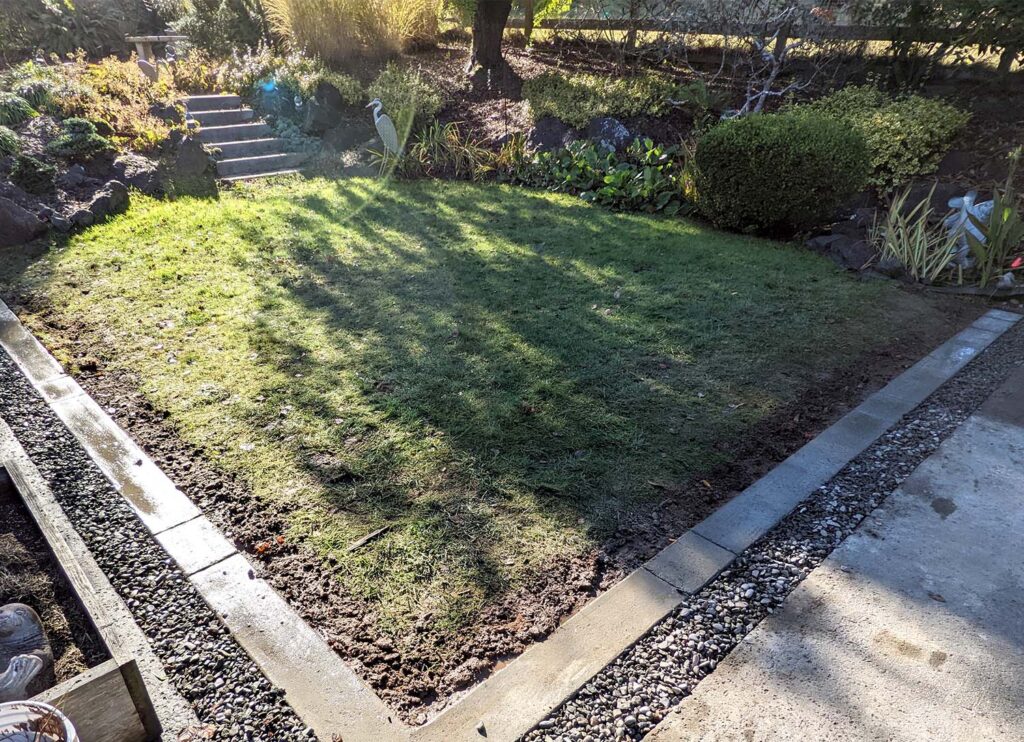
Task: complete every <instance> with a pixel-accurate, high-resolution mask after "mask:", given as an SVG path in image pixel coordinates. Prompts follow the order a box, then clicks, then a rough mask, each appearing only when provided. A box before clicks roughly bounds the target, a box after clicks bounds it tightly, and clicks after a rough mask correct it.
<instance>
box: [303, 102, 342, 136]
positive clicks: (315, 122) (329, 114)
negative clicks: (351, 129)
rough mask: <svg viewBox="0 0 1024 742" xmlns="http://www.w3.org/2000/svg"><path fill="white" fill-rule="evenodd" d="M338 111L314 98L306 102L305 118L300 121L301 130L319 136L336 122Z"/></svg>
mask: <svg viewBox="0 0 1024 742" xmlns="http://www.w3.org/2000/svg"><path fill="white" fill-rule="evenodd" d="M338 119H339V116H338V111H337V109H331V108H329V107H328V106H326V105H323V104H321V103H318V102H317V100H316V98H312V99H310V100H309V101H307V102H306V119H305V121H303V122H302V131H303V133H305V134H309V135H310V136H320V135H321V134H323V133H324V132H325V131H327V130H328V129H330V128H331V127H333V126H336V125H337V124H338Z"/></svg>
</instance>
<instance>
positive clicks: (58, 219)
mask: <svg viewBox="0 0 1024 742" xmlns="http://www.w3.org/2000/svg"><path fill="white" fill-rule="evenodd" d="M50 226H51V227H53V228H54V229H56V230H57V231H58V232H70V231H71V226H72V224H71V221H70V220H69V219H68V218H67V217H64V216H61V215H60V214H54V215H53V216H51V217H50Z"/></svg>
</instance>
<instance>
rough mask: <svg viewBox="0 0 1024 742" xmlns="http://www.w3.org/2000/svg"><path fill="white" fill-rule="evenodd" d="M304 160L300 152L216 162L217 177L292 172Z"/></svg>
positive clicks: (304, 157)
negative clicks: (280, 171) (281, 171)
mask: <svg viewBox="0 0 1024 742" xmlns="http://www.w3.org/2000/svg"><path fill="white" fill-rule="evenodd" d="M305 160H306V155H305V154H303V153H302V152H282V153H279V154H275V155H259V156H257V157H238V158H234V159H230V160H220V161H218V162H217V175H219V176H220V177H222V178H230V177H232V176H237V175H241V176H247V175H255V174H257V173H266V172H272V171H279V170H293V169H295V168H297V167H298V166H299V165H301V164H302V163H303V162H305Z"/></svg>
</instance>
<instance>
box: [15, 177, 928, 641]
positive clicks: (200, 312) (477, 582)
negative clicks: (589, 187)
mask: <svg viewBox="0 0 1024 742" xmlns="http://www.w3.org/2000/svg"><path fill="white" fill-rule="evenodd" d="M0 289H2V291H3V292H4V293H5V294H7V295H10V294H11V293H18V294H20V293H26V292H30V293H36V294H38V295H40V296H42V297H43V299H44V301H45V302H46V303H47V304H48V305H49V308H50V309H49V314H50V318H51V319H53V320H55V321H56V324H57V326H61V325H63V326H65V327H67V326H72V325H73V326H75V327H77V328H79V329H80V331H82V332H83V333H84V337H85V338H86V339H87V342H88V343H89V348H90V351H91V353H93V354H94V355H96V356H98V357H99V358H100V359H102V361H103V363H104V364H105V365H106V366H107V367H108V368H113V369H124V370H128V371H131V372H133V373H135V374H137V375H138V377H139V378H140V379H141V380H142V383H143V391H144V392H145V393H146V394H147V395H148V396H149V397H150V399H151V400H152V401H153V402H154V404H155V405H157V406H158V407H159V408H162V409H166V410H168V411H169V412H170V414H171V417H172V419H173V421H174V422H175V423H176V424H177V426H178V427H179V429H180V431H181V432H182V434H183V436H184V437H185V438H186V439H187V440H189V441H191V442H192V443H194V444H197V445H198V446H200V447H201V448H202V449H203V450H204V452H205V453H206V455H208V456H209V457H210V458H211V459H212V460H213V461H215V462H216V463H217V464H218V465H219V466H221V467H223V468H224V469H226V470H230V471H232V472H236V473H239V474H241V475H242V476H244V477H245V478H246V479H247V480H248V481H249V483H250V484H251V487H252V491H253V494H254V496H256V497H258V498H267V499H268V500H289V501H292V502H293V503H295V504H297V505H298V506H299V507H298V509H297V510H296V515H295V516H294V519H293V522H292V523H291V530H290V532H289V533H288V534H287V535H288V538H290V539H300V540H302V541H304V542H306V543H308V544H309V545H310V546H312V547H313V548H315V549H316V550H318V551H319V552H320V553H322V554H323V555H324V556H325V557H326V556H327V555H329V554H333V555H334V556H335V557H336V558H337V559H338V560H339V562H340V564H341V579H343V580H345V582H346V584H347V586H348V589H350V590H351V591H352V592H354V593H356V594H359V595H361V596H363V597H365V598H367V599H369V600H370V601H373V602H375V603H377V604H378V605H379V616H380V621H381V625H382V628H383V629H384V630H388V631H395V632H398V631H402V630H403V628H405V627H407V626H408V625H409V624H410V622H411V621H413V620H415V619H416V618H417V617H418V616H421V615H423V614H425V613H426V612H428V611H429V612H431V613H432V615H433V618H434V621H435V622H437V624H438V625H439V626H441V627H447V628H448V629H450V630H451V631H452V632H455V631H458V630H459V628H460V627H462V626H464V625H465V624H466V622H467V621H468V620H469V619H471V618H472V616H473V615H474V614H475V613H476V612H477V611H479V609H480V608H481V607H482V606H484V605H487V604H488V603H492V602H494V601H496V600H497V599H498V598H500V597H501V596H502V595H503V594H505V593H506V592H507V591H508V590H510V589H513V588H516V587H519V586H522V585H523V584H524V583H525V582H526V581H528V580H529V579H530V576H531V574H534V570H536V569H543V567H544V565H545V564H546V563H548V562H549V560H552V559H557V558H558V557H559V555H562V554H565V553H576V552H581V551H583V550H586V549H588V548H590V547H592V546H593V545H595V544H597V543H599V542H600V541H601V539H602V538H603V537H605V536H607V535H608V534H609V533H610V532H611V531H612V530H614V529H615V528H616V527H617V526H619V525H621V524H623V523H626V522H628V521H629V520H630V519H631V518H635V517H637V516H638V515H639V514H642V513H643V512H644V511H645V509H646V508H648V507H649V506H650V505H651V504H652V503H656V502H658V501H659V500H660V499H662V498H664V496H665V494H664V491H663V490H661V489H657V488H655V487H653V486H652V485H651V482H656V483H673V482H684V481H687V480H690V479H691V478H692V477H694V476H697V475H700V474H701V473H702V472H705V471H707V470H709V469H710V468H711V467H713V466H715V465H717V464H720V463H722V462H724V461H727V460H728V456H729V454H728V445H727V444H728V442H729V441H731V440H736V439H738V438H739V437H741V436H743V435H744V433H745V431H748V430H749V429H750V427H751V426H752V425H753V424H754V423H756V422H757V421H759V420H761V419H762V418H764V417H765V416H766V415H770V414H772V413H773V412H775V411H777V410H778V409H779V408H780V407H782V406H785V405H787V404H789V403H791V402H792V401H793V400H795V399H796V398H797V397H798V395H800V394H801V392H803V391H805V390H806V389H807V388H808V387H809V386H811V385H814V384H816V383H820V381H821V379H822V378H825V375H827V374H835V373H836V372H840V373H841V372H842V370H843V369H846V368H854V369H855V368H856V367H857V365H858V363H859V359H860V358H862V357H863V356H864V355H865V354H867V353H868V352H869V351H871V350H872V349H876V348H878V347H879V346H882V345H884V344H886V343H888V342H890V341H891V340H892V338H893V337H895V336H896V335H897V334H898V333H900V332H901V331H903V330H904V329H905V328H906V327H907V326H914V324H915V323H918V322H921V321H924V320H925V319H927V318H928V317H929V316H930V315H933V314H934V310H933V309H932V308H930V307H929V306H928V305H926V304H925V303H924V302H923V301H921V300H920V299H918V298H916V297H913V296H909V295H907V294H905V293H902V292H899V291H898V290H896V289H893V288H891V287H889V286H887V285H879V284H875V283H859V282H856V281H854V280H851V279H850V278H848V277H847V276H845V275H843V274H840V273H838V272H837V271H836V270H835V269H834V268H833V267H832V265H831V264H830V263H828V262H827V261H825V260H823V259H820V258H817V257H815V256H813V255H811V254H808V253H807V252H805V251H802V250H798V249H794V248H791V247H787V246H785V245H780V244H777V243H771V242H767V241H762V240H756V239H750V238H745V237H738V236H735V235H728V234H722V233H718V232H715V231H713V230H711V229H709V228H707V227H704V226H700V225H698V224H694V223H690V222H687V221H684V220H680V219H662V218H656V217H649V216H637V215H623V214H614V213H611V212H607V211H602V210H599V209H595V208H591V207H588V206H586V205H585V204H582V203H581V202H580V201H579V200H578V199H574V198H571V197H565V196H559V195H552V194H546V193H540V192H533V191H529V190H523V189H513V188H507V187H499V186H494V185H469V184H453V183H433V182H422V183H413V184H401V183H399V184H394V183H390V184H381V183H378V182H376V181H370V180H348V181H341V182H334V181H330V180H322V179H314V180H294V181H285V182H278V183H276V184H263V185H258V186H251V187H249V188H245V189H241V190H236V191H232V192H228V193H225V194H222V195H221V198H220V199H219V200H189V199H184V200H179V201H176V202H161V201H154V200H148V199H146V198H143V197H141V196H139V197H136V199H135V202H134V205H133V207H132V209H131V210H130V212H129V213H127V214H125V215H123V216H121V217H118V218H116V219H114V220H113V221H111V222H108V223H106V224H104V225H100V226H96V227H93V228H92V229H89V230H87V231H85V232H83V233H82V234H80V235H78V236H76V237H73V238H72V239H70V240H69V241H68V242H67V243H66V244H64V245H60V246H57V247H56V248H55V249H53V250H51V251H49V252H48V253H46V254H44V255H43V256H42V257H39V258H37V259H34V260H18V259H17V258H16V257H13V253H9V254H8V256H7V258H6V259H5V261H4V264H3V266H0ZM37 326H38V323H37ZM48 340H49V342H51V343H52V345H53V346H54V347H57V348H59V347H60V345H61V339H60V338H59V337H57V336H54V335H51V336H50V337H49V339H48ZM65 360H67V359H65ZM722 444H726V445H722ZM386 524H390V525H391V526H392V528H391V529H390V530H389V531H388V532H387V533H385V534H384V535H383V536H381V537H380V538H379V539H377V540H375V541H373V542H371V543H370V544H369V545H368V546H366V547H364V548H363V549H360V550H358V551H356V552H355V553H353V554H349V553H348V552H347V550H346V549H347V547H348V545H349V544H350V543H352V542H353V541H355V540H356V539H358V538H359V537H361V536H363V535H365V534H367V533H369V532H370V531H373V530H375V529H377V528H379V527H381V526H383V525H386Z"/></svg>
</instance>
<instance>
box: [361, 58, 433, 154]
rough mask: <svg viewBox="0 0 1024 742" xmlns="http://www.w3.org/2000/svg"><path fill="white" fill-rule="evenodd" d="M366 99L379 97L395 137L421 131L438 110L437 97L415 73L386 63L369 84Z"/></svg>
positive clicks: (416, 71) (431, 88) (416, 72)
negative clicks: (391, 123) (393, 127)
mask: <svg viewBox="0 0 1024 742" xmlns="http://www.w3.org/2000/svg"><path fill="white" fill-rule="evenodd" d="M366 95H367V97H368V98H371V99H372V98H380V100H381V103H383V104H384V112H385V113H387V114H388V115H389V116H391V118H392V119H393V120H394V122H395V126H396V127H397V128H398V133H399V136H400V137H402V136H404V135H407V134H408V132H409V130H410V129H415V130H420V129H425V128H426V127H427V126H428V125H429V124H430V122H431V121H432V120H433V119H434V117H436V116H437V113H438V111H440V110H441V94H440V93H438V92H437V91H436V90H435V89H434V88H433V87H432V86H431V85H430V83H428V82H427V81H426V80H424V79H423V76H422V75H421V74H420V73H419V71H418V70H411V69H408V68H405V67H400V66H399V65H397V64H395V63H394V62H389V63H388V65H387V67H385V68H384V71H383V72H381V73H380V75H379V76H378V77H377V79H376V80H374V81H373V83H371V84H370V87H369V88H368V89H367V91H366Z"/></svg>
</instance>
